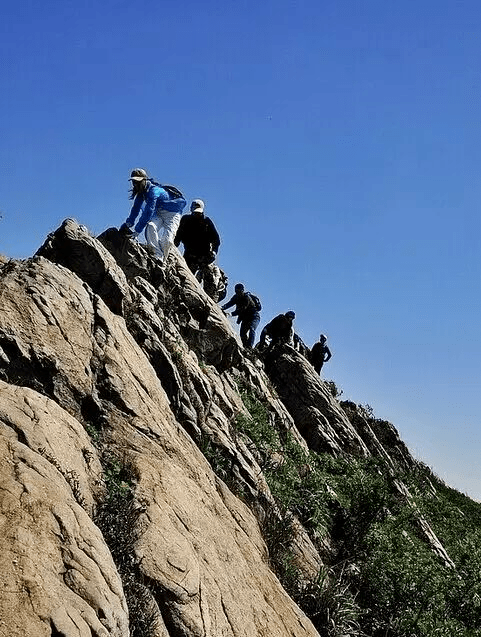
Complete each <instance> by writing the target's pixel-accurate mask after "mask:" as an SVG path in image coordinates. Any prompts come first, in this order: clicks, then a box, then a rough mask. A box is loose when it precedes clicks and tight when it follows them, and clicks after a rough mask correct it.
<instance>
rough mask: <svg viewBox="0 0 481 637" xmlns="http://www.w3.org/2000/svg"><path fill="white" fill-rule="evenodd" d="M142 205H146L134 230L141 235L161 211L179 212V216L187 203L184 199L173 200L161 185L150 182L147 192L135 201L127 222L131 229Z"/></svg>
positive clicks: (140, 194) (142, 193)
mask: <svg viewBox="0 0 481 637" xmlns="http://www.w3.org/2000/svg"><path fill="white" fill-rule="evenodd" d="M142 204H144V207H143V210H142V214H141V215H140V218H139V220H138V222H137V224H136V226H135V228H134V230H135V232H137V233H139V234H140V233H141V232H142V230H143V229H144V228H145V226H146V225H147V224H148V223H149V221H150V220H151V219H152V217H153V216H154V214H155V213H156V212H158V211H159V210H168V211H169V212H178V213H179V214H182V211H183V209H184V208H185V205H186V201H185V199H184V198H182V197H178V198H177V199H172V197H171V196H170V195H169V193H168V192H167V191H166V190H164V188H162V186H161V185H160V184H157V183H155V182H153V181H148V182H147V190H146V191H145V192H139V194H138V195H137V196H136V197H135V199H134V204H133V206H132V208H131V210H130V214H129V216H128V218H127V221H126V222H125V223H126V225H127V226H128V227H129V228H131V227H132V226H133V225H134V223H135V220H136V218H137V215H138V214H139V211H140V209H141V207H142Z"/></svg>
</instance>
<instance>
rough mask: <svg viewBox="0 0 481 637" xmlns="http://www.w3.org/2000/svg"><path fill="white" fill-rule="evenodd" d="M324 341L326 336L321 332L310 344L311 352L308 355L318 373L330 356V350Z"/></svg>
mask: <svg viewBox="0 0 481 637" xmlns="http://www.w3.org/2000/svg"><path fill="white" fill-rule="evenodd" d="M326 342H327V338H326V337H325V336H324V334H321V336H320V337H319V340H318V341H317V343H314V345H313V346H312V348H311V354H310V356H309V360H310V363H311V365H312V366H313V367H314V369H315V370H316V372H317V373H318V374H319V375H320V374H321V369H322V366H323V365H324V363H327V361H328V360H329V359H330V358H331V357H332V354H331V350H330V349H329V347H328V346H327V345H326Z"/></svg>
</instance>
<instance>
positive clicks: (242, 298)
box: [221, 283, 262, 349]
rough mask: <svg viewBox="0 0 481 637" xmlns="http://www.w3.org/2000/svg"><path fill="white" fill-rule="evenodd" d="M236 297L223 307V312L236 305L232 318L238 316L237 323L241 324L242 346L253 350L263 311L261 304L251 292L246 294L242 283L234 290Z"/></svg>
mask: <svg viewBox="0 0 481 637" xmlns="http://www.w3.org/2000/svg"><path fill="white" fill-rule="evenodd" d="M234 290H235V294H234V296H233V297H232V298H231V299H230V301H228V302H227V303H225V304H224V305H222V307H221V310H224V311H225V310H227V309H228V308H230V307H232V306H233V305H235V311H234V312H232V316H237V323H240V337H241V341H242V345H243V346H244V347H247V348H249V349H251V348H252V347H253V346H254V341H255V338H256V329H257V326H258V325H259V321H260V320H261V317H260V314H259V311H260V310H261V309H262V306H261V302H260V301H259V299H258V298H257V296H255V294H251V293H250V292H246V291H245V289H244V286H243V285H242V283H237V285H236V286H235V288H234Z"/></svg>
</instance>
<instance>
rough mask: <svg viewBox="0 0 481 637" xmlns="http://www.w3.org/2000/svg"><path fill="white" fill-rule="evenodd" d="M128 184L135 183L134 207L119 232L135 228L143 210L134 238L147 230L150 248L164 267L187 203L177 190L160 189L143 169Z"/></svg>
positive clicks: (131, 195) (132, 192) (136, 169)
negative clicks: (160, 234)
mask: <svg viewBox="0 0 481 637" xmlns="http://www.w3.org/2000/svg"><path fill="white" fill-rule="evenodd" d="M129 181H131V182H132V190H131V194H130V198H131V199H133V200H134V203H133V206H132V208H131V210H130V214H129V216H128V217H127V220H126V222H125V223H124V224H123V225H122V226H121V228H120V229H121V230H125V229H131V228H132V227H134V224H135V220H136V219H137V216H138V214H139V212H140V211H141V210H142V212H141V215H140V217H139V220H138V222H137V223H136V225H135V227H134V230H133V231H132V233H131V236H133V237H137V236H138V235H139V234H140V233H141V232H142V230H144V228H145V239H146V241H147V244H148V245H150V246H151V247H152V249H153V252H154V256H155V258H156V259H157V260H159V261H161V262H163V263H164V264H165V263H167V258H168V256H169V252H170V249H171V247H172V245H173V242H174V237H175V234H176V232H177V228H178V227H179V223H180V219H181V214H182V211H183V209H184V208H185V205H186V203H187V202H186V201H185V199H184V197H183V196H182V193H181V192H180V191H179V190H177V188H175V187H174V186H161V185H160V184H159V183H157V182H156V181H154V180H153V179H152V178H151V177H149V176H148V175H147V172H146V171H145V170H144V169H143V168H135V169H134V170H133V171H132V172H131V173H130V178H129ZM160 231H162V236H161V237H159V233H160Z"/></svg>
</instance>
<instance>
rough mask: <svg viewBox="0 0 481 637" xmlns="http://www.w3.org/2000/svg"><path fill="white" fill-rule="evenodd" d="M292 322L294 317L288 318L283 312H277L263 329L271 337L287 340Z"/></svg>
mask: <svg viewBox="0 0 481 637" xmlns="http://www.w3.org/2000/svg"><path fill="white" fill-rule="evenodd" d="M293 322H294V319H292V318H289V317H288V316H286V315H285V314H278V315H277V316H276V317H274V318H273V319H272V321H271V322H270V323H267V325H266V326H265V327H264V330H265V333H266V334H268V335H269V336H270V337H271V338H281V339H283V340H289V338H290V336H291V330H292V324H293Z"/></svg>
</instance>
